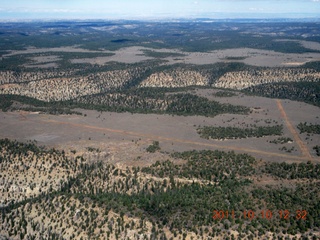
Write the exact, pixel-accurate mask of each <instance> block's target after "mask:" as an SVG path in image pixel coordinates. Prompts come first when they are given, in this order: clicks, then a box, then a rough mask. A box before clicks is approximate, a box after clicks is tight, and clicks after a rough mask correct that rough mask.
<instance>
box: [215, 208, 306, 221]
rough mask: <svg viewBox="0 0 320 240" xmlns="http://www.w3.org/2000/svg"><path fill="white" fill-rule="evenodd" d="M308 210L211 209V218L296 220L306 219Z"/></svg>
mask: <svg viewBox="0 0 320 240" xmlns="http://www.w3.org/2000/svg"><path fill="white" fill-rule="evenodd" d="M307 215H308V212H307V211H306V210H296V211H295V212H290V211H289V210H286V209H285V210H273V211H271V210H268V209H266V210H259V211H253V210H244V211H242V212H241V211H237V212H235V211H234V210H213V215H212V218H213V219H214V220H223V219H229V218H232V219H246V220H253V219H259V218H260V219H267V220H271V219H276V218H278V219H285V220H289V219H290V218H294V219H296V220H306V219H307Z"/></svg>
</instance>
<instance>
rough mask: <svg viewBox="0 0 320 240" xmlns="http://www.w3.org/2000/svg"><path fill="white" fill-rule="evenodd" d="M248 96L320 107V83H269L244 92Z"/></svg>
mask: <svg viewBox="0 0 320 240" xmlns="http://www.w3.org/2000/svg"><path fill="white" fill-rule="evenodd" d="M243 92H244V93H247V94H255V95H259V96H264V97H272V98H282V99H290V100H295V101H302V102H306V103H310V104H313V105H316V106H318V107H320V84H319V83H318V82H291V83H290V82H283V83H267V84H261V85H258V86H254V87H249V88H247V89H245V90H243Z"/></svg>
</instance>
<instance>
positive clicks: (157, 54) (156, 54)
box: [143, 50, 185, 58]
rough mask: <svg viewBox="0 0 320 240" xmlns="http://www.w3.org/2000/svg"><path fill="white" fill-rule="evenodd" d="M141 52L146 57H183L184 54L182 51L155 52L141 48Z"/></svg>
mask: <svg viewBox="0 0 320 240" xmlns="http://www.w3.org/2000/svg"><path fill="white" fill-rule="evenodd" d="M143 53H144V55H145V56H147V57H153V58H168V57H183V56H185V55H184V54H182V53H175V52H157V51H152V50H143Z"/></svg>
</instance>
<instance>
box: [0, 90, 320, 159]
mask: <svg viewBox="0 0 320 240" xmlns="http://www.w3.org/2000/svg"><path fill="white" fill-rule="evenodd" d="M196 92H197V94H199V95H202V96H209V98H211V99H213V98H214V95H213V92H214V91H211V90H197V91H196ZM215 100H219V101H222V102H225V103H237V104H240V105H244V106H247V107H250V108H251V109H253V111H252V113H251V114H249V115H236V114H225V115H219V116H216V117H214V118H208V117H201V116H190V117H185V116H170V115H154V114H148V115H144V114H131V113H108V112H103V113H100V112H95V111H83V110H82V111H81V112H83V114H86V117H84V116H74V115H72V116H64V115H61V116H54V115H46V114H29V113H28V112H9V113H1V115H2V116H1V120H2V126H1V135H3V137H9V138H11V139H19V140H23V141H25V140H37V141H38V142H39V143H40V144H41V143H43V144H45V145H48V146H51V147H59V148H61V149H62V148H65V147H66V146H68V147H70V148H72V147H75V145H77V144H79V145H80V146H78V147H80V148H85V147H86V146H85V145H86V144H90V143H91V144H92V142H95V144H97V143H99V144H112V142H113V141H116V142H122V141H123V143H126V142H131V141H132V140H133V141H136V140H137V139H141V140H142V141H144V142H145V141H149V142H152V140H158V141H159V142H160V143H161V147H162V149H163V150H164V151H168V152H172V151H187V150H192V149H221V150H222V149H224V150H235V151H236V152H247V153H250V154H252V155H253V156H255V157H257V158H262V159H265V160H270V161H276V162H277V161H278V162H280V161H283V160H285V161H289V162H290V161H298V162H299V161H307V160H312V161H318V160H317V158H315V153H313V150H312V147H313V144H315V143H317V142H318V141H319V140H320V139H319V136H317V135H314V136H312V137H311V138H310V139H309V140H308V141H307V142H306V141H305V140H304V138H305V134H302V135H301V136H299V138H300V139H302V140H300V141H297V140H298V138H297V137H298V136H296V133H295V134H293V133H292V131H291V128H292V126H293V128H295V129H296V125H297V123H299V122H302V121H307V122H310V123H317V120H318V119H317V118H316V117H318V114H317V111H316V109H317V107H312V106H310V105H307V104H304V103H298V102H292V101H285V103H284V104H285V105H284V109H285V110H286V112H287V115H288V116H290V117H289V118H284V117H283V115H282V113H281V112H280V111H279V109H278V107H277V103H278V102H277V101H275V100H272V99H266V98H260V97H249V96H243V95H241V94H240V95H238V96H236V97H228V98H215ZM296 109H299V111H296ZM288 121H290V122H292V123H291V126H290V127H289V128H288V124H287V123H288ZM266 122H268V123H269V122H270V123H271V125H276V124H275V123H277V124H283V125H284V133H283V136H284V137H290V138H292V139H294V140H295V141H294V143H292V144H288V146H290V147H294V148H295V150H294V151H293V152H292V153H285V152H283V151H281V150H279V149H278V148H279V147H278V146H277V145H274V144H270V143H268V141H270V140H272V139H275V138H276V137H275V136H269V137H262V138H248V139H238V140H236V139H235V140H223V141H221V140H205V139H201V138H200V136H199V135H198V134H197V132H196V128H197V126H236V127H246V126H248V125H253V124H257V125H260V126H264V125H265V126H268V125H269V124H267V123H266ZM17 129H20V130H19V131H17ZM296 131H297V130H296ZM89 139H90V140H89ZM141 140H140V141H141ZM302 142H303V144H304V145H305V146H307V147H306V148H303V154H302V152H301V143H302ZM91 144H90V145H91ZM93 145H94V144H93ZM143 146H144V147H146V143H144V145H142V146H141V147H143ZM248 146H250V147H248ZM308 152H311V153H312V155H313V158H311V157H310V155H309V153H308Z"/></svg>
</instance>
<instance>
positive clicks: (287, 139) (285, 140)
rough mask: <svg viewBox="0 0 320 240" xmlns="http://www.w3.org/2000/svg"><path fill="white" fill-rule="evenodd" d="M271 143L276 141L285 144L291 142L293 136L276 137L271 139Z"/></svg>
mask: <svg viewBox="0 0 320 240" xmlns="http://www.w3.org/2000/svg"><path fill="white" fill-rule="evenodd" d="M269 142H270V143H274V144H279V143H280V144H285V143H289V142H291V143H292V142H293V140H292V139H291V138H286V137H279V138H277V139H274V140H272V141H269Z"/></svg>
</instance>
